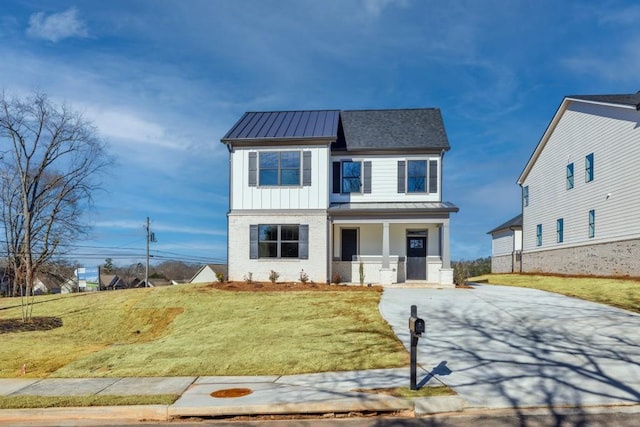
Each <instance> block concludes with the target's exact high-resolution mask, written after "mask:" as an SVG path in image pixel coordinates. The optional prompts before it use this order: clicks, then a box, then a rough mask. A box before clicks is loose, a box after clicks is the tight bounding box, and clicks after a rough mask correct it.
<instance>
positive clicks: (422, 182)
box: [407, 160, 427, 193]
mask: <svg viewBox="0 0 640 427" xmlns="http://www.w3.org/2000/svg"><path fill="white" fill-rule="evenodd" d="M426 191H427V161H426V160H409V161H408V162H407V193H424V192H426Z"/></svg>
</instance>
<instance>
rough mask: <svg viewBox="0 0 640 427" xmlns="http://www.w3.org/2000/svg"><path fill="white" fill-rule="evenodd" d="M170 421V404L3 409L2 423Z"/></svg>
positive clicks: (0, 417)
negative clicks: (87, 420)
mask: <svg viewBox="0 0 640 427" xmlns="http://www.w3.org/2000/svg"><path fill="white" fill-rule="evenodd" d="M79 419H90V420H104V421H107V420H110V421H116V420H122V421H124V420H126V421H142V420H145V421H168V420H169V406H168V405H131V406H92V407H88V408H79V407H70V408H39V409H2V410H0V424H4V423H9V422H11V423H17V422H20V423H22V422H25V421H30V422H34V421H61V420H79Z"/></svg>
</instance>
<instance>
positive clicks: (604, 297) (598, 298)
mask: <svg viewBox="0 0 640 427" xmlns="http://www.w3.org/2000/svg"><path fill="white" fill-rule="evenodd" d="M474 280H487V281H488V283H490V284H494V285H505V286H519V287H523V288H534V289H541V290H544V291H550V292H556V293H559V294H563V295H569V296H572V297H577V298H582V299H585V300H588V301H594V302H599V303H602V304H607V305H611V306H614V307H619V308H622V309H625V310H630V311H634V312H636V313H640V282H639V281H636V280H625V279H612V278H611V279H607V278H592V277H586V278H585V277H564V276H548V275H540V276H538V275H531V274H488V275H484V276H479V277H474V278H472V279H469V281H471V282H473V281H474Z"/></svg>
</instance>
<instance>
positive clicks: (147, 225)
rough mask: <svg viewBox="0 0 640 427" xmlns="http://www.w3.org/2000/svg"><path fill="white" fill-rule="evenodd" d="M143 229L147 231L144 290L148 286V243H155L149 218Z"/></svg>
mask: <svg viewBox="0 0 640 427" xmlns="http://www.w3.org/2000/svg"><path fill="white" fill-rule="evenodd" d="M144 228H145V229H146V231H147V263H146V268H145V270H144V287H145V288H146V287H148V286H149V243H151V242H155V241H156V235H155V233H152V232H151V230H150V229H149V217H147V223H146V224H145V226H144Z"/></svg>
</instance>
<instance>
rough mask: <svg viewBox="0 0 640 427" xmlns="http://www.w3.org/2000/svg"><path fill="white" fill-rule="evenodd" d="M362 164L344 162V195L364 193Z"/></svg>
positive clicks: (349, 161)
mask: <svg viewBox="0 0 640 427" xmlns="http://www.w3.org/2000/svg"><path fill="white" fill-rule="evenodd" d="M361 177H362V162H354V161H351V160H345V161H343V162H342V193H360V192H361V191H362V189H361V187H362V178H361Z"/></svg>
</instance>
